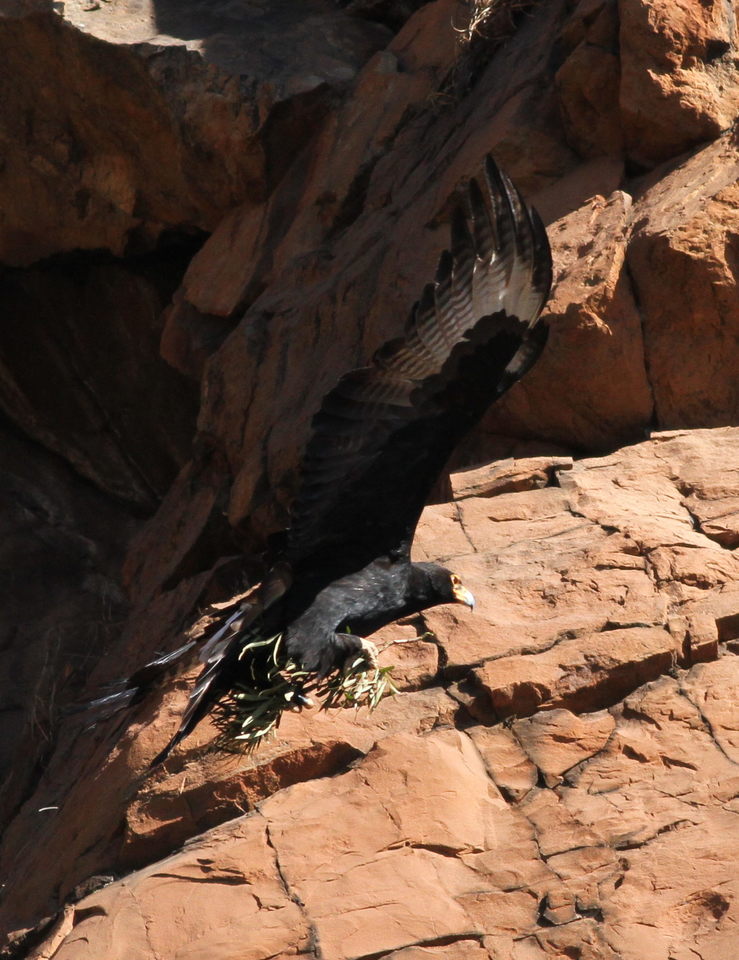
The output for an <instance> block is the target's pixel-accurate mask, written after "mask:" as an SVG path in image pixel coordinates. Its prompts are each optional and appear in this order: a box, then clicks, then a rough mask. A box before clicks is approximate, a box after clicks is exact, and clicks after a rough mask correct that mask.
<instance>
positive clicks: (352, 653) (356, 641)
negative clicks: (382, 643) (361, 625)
mask: <svg viewBox="0 0 739 960" xmlns="http://www.w3.org/2000/svg"><path fill="white" fill-rule="evenodd" d="M334 643H335V646H336V648H337V649H338V650H340V651H341V652H342V654H343V664H342V668H343V669H344V670H346V669H347V668H348V667H351V665H352V664H353V663H354V661H355V660H357V659H358V658H361V659H362V660H364V661H365V663H366V664H367V666H366V667H365V669H366V670H376V669H377V656H378V654H377V647H376V646H375V644H374V643H372V641H371V640H367V639H365V638H364V637H358V636H356V634H353V633H337V634H335V635H334Z"/></svg>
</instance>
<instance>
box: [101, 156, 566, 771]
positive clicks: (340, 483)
mask: <svg viewBox="0 0 739 960" xmlns="http://www.w3.org/2000/svg"><path fill="white" fill-rule="evenodd" d="M551 276H552V271H551V256H550V253H549V245H548V242H547V237H546V232H545V230H544V227H543V226H542V224H541V221H540V220H539V217H538V216H537V214H536V212H535V211H533V210H532V209H530V208H529V207H528V206H527V205H526V204H525V202H524V201H523V199H522V198H521V196H520V194H519V193H518V191H517V190H516V189H515V187H514V186H513V185H512V184H511V182H510V180H508V178H507V177H506V176H505V175H504V174H502V173H501V172H500V170H499V169H498V167H497V166H496V165H495V163H494V162H493V161H492V160H491V159H490V158H488V159H487V160H486V162H485V167H484V181H483V186H481V185H480V184H479V183H478V182H477V180H474V179H473V180H470V182H469V184H468V187H467V190H466V196H465V198H464V203H463V205H460V206H459V207H458V208H457V210H456V212H455V214H454V216H453V219H452V225H451V249H450V250H448V251H446V252H445V253H444V254H442V256H441V259H440V262H439V267H438V270H437V274H436V279H435V281H434V283H431V284H428V285H427V286H426V288H425V289H424V291H423V293H422V295H421V298H420V300H419V301H418V302H417V303H416V305H415V306H414V308H413V310H412V313H411V316H410V319H409V321H408V323H407V326H406V330H405V333H404V335H403V336H402V337H399V338H398V339H396V340H393V341H391V342H389V343H387V344H385V345H384V346H383V347H382V348H381V349H380V350H378V351H377V353H376V354H375V355H374V357H373V358H372V361H371V363H370V364H369V365H368V366H367V367H363V368H360V369H357V370H352V371H351V372H349V373H347V374H345V375H344V376H343V377H342V378H341V379H340V380H339V382H338V383H337V385H336V386H335V387H334V389H333V390H331V391H330V393H329V394H328V395H327V396H326V397H325V399H324V401H323V404H322V406H321V409H320V410H319V411H318V413H317V414H316V416H315V418H314V420H313V432H312V436H311V439H310V441H309V443H308V446H307V449H306V451H305V455H304V459H303V468H302V480H301V484H300V487H299V491H298V494H297V496H296V498H295V501H294V503H293V507H292V524H291V528H290V530H289V532H288V535H287V539H286V544H285V546H284V548H283V550H282V551H281V554H280V555H279V556H277V557H275V558H274V562H273V565H272V568H271V572H270V573H269V575H268V576H267V577H266V578H265V581H264V583H263V584H262V585H261V586H260V587H259V588H258V589H257V590H256V591H254V592H253V593H252V594H251V595H250V596H249V597H248V598H247V600H246V601H244V603H243V604H242V606H241V607H239V609H238V610H237V611H236V612H235V613H234V614H232V615H231V617H230V618H229V619H228V620H227V621H226V622H225V623H224V624H223V625H222V626H220V627H219V629H218V630H217V631H216V633H215V634H214V635H213V636H212V637H211V638H210V639H209V640H208V642H207V643H206V644H205V646H204V647H203V649H202V650H201V653H200V660H201V662H202V663H203V665H204V666H203V670H202V673H201V675H200V677H199V678H198V680H197V682H196V685H195V687H194V689H193V691H192V693H191V695H190V700H189V703H188V706H187V709H186V711H185V713H184V715H183V718H182V722H181V725H180V728H179V730H178V732H177V733H176V734H175V736H174V737H173V739H172V740H171V742H170V743H169V744H168V745H167V747H166V748H165V749H164V750H163V751H162V753H161V754H160V755H159V757H157V758H156V760H155V763H156V762H159V761H161V760H163V759H164V758H165V757H166V756H167V754H168V753H169V751H170V750H171V749H172V747H173V746H174V745H175V744H176V743H178V742H179V741H180V740H181V739H182V738H183V737H184V736H186V735H187V733H188V732H189V731H190V730H191V729H192V728H193V727H194V726H195V724H196V723H197V722H198V721H199V720H200V719H201V718H202V717H203V716H204V715H205V714H206V713H207V712H208V711H209V710H210V709H211V708H212V707H213V706H214V704H216V703H217V702H218V700H219V699H220V698H221V697H223V696H224V695H225V694H227V693H228V692H229V691H230V690H232V689H233V688H234V687H235V686H236V687H238V685H239V684H240V683H248V686H249V689H251V690H257V691H259V690H260V689H262V688H264V689H266V688H267V687H268V686H269V684H271V683H273V681H274V671H275V670H279V669H280V668H281V667H282V666H284V665H285V664H287V663H288V662H292V663H293V664H297V665H299V666H300V667H301V668H302V670H303V671H304V673H303V674H302V676H305V675H308V676H311V675H313V676H326V675H329V674H331V673H332V671H336V670H339V669H341V667H342V665H343V664H344V662H345V661H346V660H347V658H349V657H351V658H355V657H356V655H357V654H358V653H360V652H362V651H367V650H368V652H367V656H368V658H369V659H370V660H371V659H372V652H371V648H369V649H368V648H367V645H366V644H365V643H364V641H363V640H362V638H363V637H364V636H365V634H368V633H371V632H373V631H374V630H376V629H378V628H379V627H381V626H383V625H384V624H387V623H390V622H392V621H393V620H396V619H398V618H399V617H401V616H404V615H408V614H410V613H414V612H418V611H420V610H423V609H426V608H427V607H430V606H434V605H436V604H441V603H450V602H454V601H461V602H467V603H470V602H472V598H471V595H470V594H469V593H468V592H467V591H466V590H465V589H464V588H463V587H462V585H461V584H460V583H459V581H458V579H457V578H456V577H455V576H454V575H453V574H451V573H450V572H449V571H447V570H445V569H444V568H443V567H440V566H438V565H436V564H418V563H411V560H410V547H411V542H412V539H413V535H414V532H415V528H416V525H417V523H418V519H419V517H420V514H421V511H422V509H423V506H424V504H425V502H426V500H427V499H428V496H429V493H430V491H431V488H432V486H433V484H434V483H435V481H436V479H437V477H438V475H439V473H440V472H441V470H442V469H443V467H444V465H445V463H446V462H447V460H448V459H449V456H450V455H451V453H452V451H453V450H454V448H455V446H456V445H457V444H458V442H459V441H460V439H461V438H462V437H463V436H464V435H465V434H466V433H467V432H468V431H469V430H470V428H471V427H472V426H474V425H475V424H476V423H477V422H478V420H479V419H480V417H481V416H482V415H483V413H484V412H485V411H486V410H487V409H488V407H489V406H490V404H491V403H492V402H493V401H494V400H495V399H496V398H497V397H499V396H500V395H501V394H502V393H504V392H505V391H506V390H507V389H508V388H509V387H510V386H511V385H512V384H513V383H515V382H516V381H517V380H518V379H519V378H520V377H521V376H522V375H523V374H524V373H525V372H526V371H527V370H528V369H529V367H530V366H531V365H532V364H533V363H534V362H535V360H536V358H537V357H538V356H539V354H540V352H541V350H542V348H543V346H544V343H545V340H546V327H545V326H544V324H542V323H537V320H538V317H539V314H540V312H541V309H542V307H543V305H544V303H545V302H546V299H547V296H548V294H549V289H550V285H551ZM192 646H193V645H192V643H189V644H186V645H185V646H184V647H183V648H181V652H182V653H183V656H184V655H185V654H187V653H189V652H190V651H191V649H192ZM179 652H180V651H175V653H174V654H170V655H168V657H166V658H162V660H161V661H155V663H154V664H149V665H147V666H146V667H144V668H142V670H141V671H139V674H138V675H136V676H134V677H132V678H131V681H130V682H129V685H128V688H127V690H124V691H122V692H121V693H120V694H116V695H114V696H120V697H127V700H126V702H130V701H131V699H133V697H134V696H135V695H136V694H135V693H131V691H132V690H134V689H135V688H136V687H137V686H144V687H145V686H147V685H149V684H150V683H151V677H152V675H154V674H156V673H157V669H158V667H157V665H158V664H159V663H161V665H162V671H161V672H163V671H164V670H166V669H169V667H170V666H171V663H172V662H173V660H176V659H177V655H178V653H179ZM285 691H287V694H286V700H285V704H284V705H285V706H287V705H288V704H295V703H297V704H300V703H301V702H303V690H302V685H301V683H295V684H290V683H287V684H286V685H285V686H284V687H283V693H284V692H285Z"/></svg>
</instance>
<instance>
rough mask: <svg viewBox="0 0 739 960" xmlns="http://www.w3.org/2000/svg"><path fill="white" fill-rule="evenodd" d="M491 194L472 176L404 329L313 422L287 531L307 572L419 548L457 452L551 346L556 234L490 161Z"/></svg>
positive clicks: (351, 376) (291, 554)
mask: <svg viewBox="0 0 739 960" xmlns="http://www.w3.org/2000/svg"><path fill="white" fill-rule="evenodd" d="M485 188H486V189H482V188H481V187H480V185H479V184H478V182H477V181H476V180H474V179H473V180H470V182H469V185H468V189H467V196H466V204H465V206H466V208H467V209H466V212H465V211H462V210H461V209H458V210H457V212H456V213H455V215H454V218H453V221H452V243H451V250H450V251H446V252H445V253H444V254H442V256H441V259H440V261H439V267H438V271H437V275H436V281H435V283H433V284H429V285H428V286H427V287H426V288H425V289H424V291H423V294H422V296H421V299H420V300H419V301H418V303H416V304H415V306H414V308H413V311H412V314H411V317H410V320H409V321H408V325H407V327H406V332H405V336H404V337H402V338H400V339H398V340H394V341H391V342H389V343H387V344H385V346H383V347H382V348H381V349H380V350H378V352H377V353H376V354H375V356H374V357H373V359H372V362H371V365H370V366H368V367H363V368H360V369H357V370H353V371H351V372H350V373H348V374H346V375H345V376H343V377H342V378H341V380H339V382H338V384H337V385H336V387H334V389H333V390H332V391H331V392H330V393H329V394H328V395H327V396H326V398H325V399H324V401H323V405H322V407H321V409H320V411H319V412H318V413H317V414H316V416H315V418H314V420H313V434H312V437H311V439H310V441H309V443H308V447H307V449H306V453H305V457H304V461H303V473H302V482H301V486H300V489H299V492H298V495H297V497H296V500H295V502H294V504H293V509H292V527H291V530H290V532H289V538H288V547H287V559H288V561H289V562H290V563H291V564H292V565H293V567H294V568H296V570H297V569H298V568H301V567H302V568H304V569H305V568H310V567H315V564H316V563H320V564H321V565H323V566H325V568H326V570H327V571H331V574H332V575H333V574H336V573H340V572H341V573H348V572H350V570H351V569H355V570H356V569H360V568H362V567H364V566H365V565H366V564H367V563H369V562H371V561H372V560H374V559H376V558H377V557H379V556H385V555H391V556H397V557H403V556H407V555H408V553H409V550H410V543H411V540H412V538H413V533H414V531H415V528H416V524H417V522H418V518H419V516H420V514H421V510H422V509H423V505H424V503H425V502H426V500H427V498H428V495H429V493H430V491H431V488H432V486H433V484H434V482H435V481H436V478H437V476H438V475H439V473H440V472H441V470H442V469H443V467H444V464H445V463H446V461H447V459H448V458H449V456H450V454H451V453H452V451H453V449H454V447H455V446H456V444H457V443H458V442H459V440H460V439H461V438H462V436H463V435H464V434H465V433H466V432H467V431H468V430H469V428H470V427H471V426H472V425H474V424H475V423H476V422H477V421H478V420H479V419H480V417H481V416H482V414H483V413H484V412H485V411H486V410H487V408H488V407H489V406H490V404H491V403H492V402H493V401H494V400H495V399H496V397H498V396H500V395H501V394H502V393H504V392H505V390H507V389H508V387H510V386H511V385H512V384H513V383H515V382H516V380H518V379H519V378H520V377H521V376H522V375H523V374H524V373H525V372H526V370H527V369H528V368H529V367H530V366H531V365H532V364H533V363H534V361H535V360H536V358H537V357H538V355H539V353H540V352H541V349H542V348H543V346H544V342H545V340H546V328H545V327H544V325H543V324H537V319H538V317H539V314H540V312H541V309H542V307H543V306H544V303H545V302H546V299H547V297H548V295H549V289H550V286H551V280H552V264H551V254H550V251H549V244H548V241H547V236H546V231H545V230H544V227H543V225H542V223H541V221H540V219H539V217H538V215H537V214H536V211H534V210H532V209H530V208H529V207H528V206H527V205H526V204H525V202H524V200H523V199H522V197H521V195H520V194H519V192H518V191H517V190H516V188H515V187H514V186H513V184H512V183H511V182H510V180H509V179H508V178H507V177H506V176H505V175H504V174H503V173H502V172H501V171H500V170H499V169H498V167H497V166H496V164H495V163H494V161H493V160H492V159H491V158H490V157H488V158H487V160H486V163H485Z"/></svg>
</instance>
